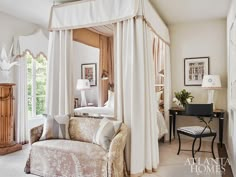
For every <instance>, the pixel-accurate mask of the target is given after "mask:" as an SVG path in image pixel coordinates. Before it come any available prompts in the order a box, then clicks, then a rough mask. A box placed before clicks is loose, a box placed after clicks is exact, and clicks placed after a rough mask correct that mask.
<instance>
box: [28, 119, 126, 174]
mask: <svg viewBox="0 0 236 177" xmlns="http://www.w3.org/2000/svg"><path fill="white" fill-rule="evenodd" d="M100 121H101V120H99V119H91V118H72V119H71V120H70V126H69V132H70V133H71V138H72V137H73V138H74V140H64V139H50V140H44V141H38V140H39V138H40V136H41V134H42V127H43V126H39V127H36V128H34V129H32V130H31V136H32V137H31V143H32V146H31V152H30V156H29V159H28V161H27V164H26V167H25V172H27V173H32V174H36V175H39V176H45V177H123V176H127V172H126V168H125V160H124V148H125V144H126V138H127V134H128V128H127V126H126V125H125V124H122V126H121V128H120V131H119V132H118V134H117V135H116V136H115V137H114V138H113V140H112V142H111V145H110V148H109V152H106V151H105V150H104V149H103V148H102V147H101V146H99V145H96V144H93V143H91V142H92V138H93V135H94V134H95V133H96V131H97V129H98V127H99V123H100ZM78 132H79V133H80V135H78V134H77V133H78ZM73 138H72V139H73ZM77 139H80V141H78V140H77ZM82 141H86V142H82Z"/></svg>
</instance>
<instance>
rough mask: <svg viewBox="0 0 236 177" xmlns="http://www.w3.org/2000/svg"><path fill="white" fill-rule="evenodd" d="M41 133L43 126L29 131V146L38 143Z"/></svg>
mask: <svg viewBox="0 0 236 177" xmlns="http://www.w3.org/2000/svg"><path fill="white" fill-rule="evenodd" d="M42 133H43V125H40V126H37V127H34V128H32V129H31V130H30V144H33V143H34V142H36V141H39V139H40V137H41V135H42Z"/></svg>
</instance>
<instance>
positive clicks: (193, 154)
mask: <svg viewBox="0 0 236 177" xmlns="http://www.w3.org/2000/svg"><path fill="white" fill-rule="evenodd" d="M196 139H197V138H194V140H193V145H192V156H193V159H194V163H196V159H195V152H194V145H195V142H196Z"/></svg>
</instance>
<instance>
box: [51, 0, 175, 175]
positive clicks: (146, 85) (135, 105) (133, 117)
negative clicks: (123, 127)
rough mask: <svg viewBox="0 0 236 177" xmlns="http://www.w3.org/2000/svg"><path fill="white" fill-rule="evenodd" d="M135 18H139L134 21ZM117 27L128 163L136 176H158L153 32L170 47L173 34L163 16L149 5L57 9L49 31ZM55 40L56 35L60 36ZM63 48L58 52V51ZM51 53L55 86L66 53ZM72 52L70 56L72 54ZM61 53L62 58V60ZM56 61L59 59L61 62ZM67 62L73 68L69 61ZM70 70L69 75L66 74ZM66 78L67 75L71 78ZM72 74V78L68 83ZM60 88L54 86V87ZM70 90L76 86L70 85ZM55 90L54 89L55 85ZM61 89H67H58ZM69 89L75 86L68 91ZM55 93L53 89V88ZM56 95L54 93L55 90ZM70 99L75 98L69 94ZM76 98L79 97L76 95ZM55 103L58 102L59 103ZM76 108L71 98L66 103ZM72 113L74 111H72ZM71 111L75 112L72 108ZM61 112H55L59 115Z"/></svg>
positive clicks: (120, 110)
mask: <svg viewBox="0 0 236 177" xmlns="http://www.w3.org/2000/svg"><path fill="white" fill-rule="evenodd" d="M134 17H135V18H134ZM110 23H114V24H115V25H114V26H115V28H114V29H115V35H114V57H115V59H114V60H115V61H114V62H115V65H114V70H115V92H116V106H115V107H116V108H115V109H116V110H115V111H116V116H117V119H119V120H122V121H123V122H125V124H127V125H128V127H129V136H128V141H127V148H126V160H127V166H128V170H129V171H130V173H131V176H132V175H133V176H137V175H138V176H139V175H141V174H142V173H143V172H144V171H145V170H146V171H148V172H152V171H153V170H154V171H155V170H156V169H157V167H158V164H159V149H158V126H157V120H156V109H157V106H156V102H155V100H154V99H155V96H154V95H155V86H154V83H155V79H154V73H155V72H154V63H153V55H152V46H153V44H152V42H153V36H154V35H152V31H153V32H154V33H155V34H157V35H158V36H159V37H160V38H161V39H162V40H163V41H165V42H166V43H169V42H170V39H169V32H168V29H167V27H166V26H165V24H164V23H163V21H162V20H161V18H160V17H159V15H158V14H157V13H156V12H155V10H154V9H153V8H152V6H151V5H150V3H149V1H146V0H130V1H126V0H120V1H116V0H99V1H93V0H90V1H83V2H74V3H68V5H59V6H54V7H53V8H52V12H51V20H50V24H49V29H50V30H52V31H53V32H52V33H60V31H61V30H68V29H76V28H84V27H92V26H99V25H105V24H110ZM54 35H55V34H54ZM57 39H58V37H56V38H55V37H53V38H51V45H50V46H57V45H59V44H61V42H60V41H59V40H57ZM56 48H57V50H58V51H57V50H56ZM56 48H54V47H50V49H49V50H50V52H49V53H51V54H50V56H49V57H50V58H49V59H50V60H53V61H50V62H49V70H50V72H49V74H50V76H49V81H53V80H57V79H58V76H56V74H58V71H57V70H55V69H56V68H58V67H59V66H57V64H56V63H55V62H56V58H58V57H60V59H59V61H61V60H62V59H63V57H61V56H60V55H61V50H62V51H65V50H64V48H60V47H56ZM66 51H69V50H68V49H67V50H66ZM56 52H57V53H59V54H56ZM54 55H58V56H57V57H55V56H54ZM66 60H67V62H71V60H70V59H69V58H66ZM66 71H68V72H69V73H70V71H69V70H67V69H66V70H65V71H64V73H65V72H66ZM65 74H66V73H65ZM67 76H68V73H67V74H66V77H67ZM53 82H54V81H53ZM65 83H67V84H69V83H70V82H65ZM51 86H52V85H51ZM56 87H57V88H58V89H60V87H62V88H64V86H63V85H60V84H59V85H56ZM66 87H67V89H69V88H73V85H67V86H66ZM49 89H50V88H49ZM52 90H54V89H52ZM166 92H168V90H166ZM68 93H69V92H68ZM72 95H73V94H72ZM57 97H58V94H55V93H53V92H50V94H48V104H49V103H50V104H52V103H57V104H60V103H59V102H60V101H61V100H58V98H57ZM53 99H55V100H56V101H53ZM63 101H65V102H66V103H68V104H71V103H72V101H71V98H69V95H66V96H65V97H64V99H63ZM71 108H72V105H71ZM67 109H69V107H68V108H67ZM58 111H59V110H56V109H54V110H53V113H55V114H56V113H57V112H58Z"/></svg>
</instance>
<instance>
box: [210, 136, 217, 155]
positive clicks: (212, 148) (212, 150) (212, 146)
mask: <svg viewBox="0 0 236 177" xmlns="http://www.w3.org/2000/svg"><path fill="white" fill-rule="evenodd" d="M215 138H216V135H215V136H214V137H213V139H212V142H211V152H212V155H213V158H214V159H215V158H216V157H215V153H214V141H215Z"/></svg>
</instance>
